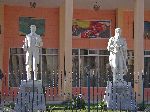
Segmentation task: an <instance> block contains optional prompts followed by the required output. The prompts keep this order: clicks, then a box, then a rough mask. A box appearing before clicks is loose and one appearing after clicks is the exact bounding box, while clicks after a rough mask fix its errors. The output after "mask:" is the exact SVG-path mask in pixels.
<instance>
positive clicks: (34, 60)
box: [23, 25, 43, 80]
mask: <svg viewBox="0 0 150 112" xmlns="http://www.w3.org/2000/svg"><path fill="white" fill-rule="evenodd" d="M30 31H31V33H30V34H27V35H26V38H25V41H24V45H23V49H24V51H26V72H27V80H30V79H31V68H32V67H33V72H34V80H37V71H38V67H37V65H38V64H39V50H40V47H42V46H43V42H42V39H41V37H40V35H37V34H36V33H35V32H36V26H35V25H31V26H30Z"/></svg>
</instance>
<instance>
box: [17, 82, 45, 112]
mask: <svg viewBox="0 0 150 112" xmlns="http://www.w3.org/2000/svg"><path fill="white" fill-rule="evenodd" d="M33 94H34V95H33ZM33 96H34V97H33ZM32 108H33V110H34V111H38V110H39V111H45V110H46V105H45V96H44V93H43V88H42V81H41V80H38V81H34V88H33V80H29V81H25V80H24V81H21V85H20V90H19V93H18V94H17V98H16V102H15V111H16V112H32Z"/></svg>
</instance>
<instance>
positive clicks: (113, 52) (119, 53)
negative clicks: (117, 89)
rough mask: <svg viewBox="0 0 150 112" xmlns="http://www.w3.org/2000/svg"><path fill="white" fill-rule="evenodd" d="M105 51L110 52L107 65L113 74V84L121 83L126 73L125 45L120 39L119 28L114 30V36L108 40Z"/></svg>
mask: <svg viewBox="0 0 150 112" xmlns="http://www.w3.org/2000/svg"><path fill="white" fill-rule="evenodd" d="M107 49H108V51H110V56H109V64H110V66H111V69H112V72H113V82H121V81H123V75H125V74H126V72H127V65H126V60H127V44H126V41H125V39H123V38H122V37H121V29H120V28H116V29H115V36H114V37H111V38H110V39H109V42H108V46H107Z"/></svg>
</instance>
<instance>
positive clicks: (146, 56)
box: [144, 51, 150, 88]
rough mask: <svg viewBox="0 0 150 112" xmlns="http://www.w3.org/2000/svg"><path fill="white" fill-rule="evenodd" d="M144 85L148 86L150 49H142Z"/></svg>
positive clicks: (149, 79) (149, 82)
mask: <svg viewBox="0 0 150 112" xmlns="http://www.w3.org/2000/svg"><path fill="white" fill-rule="evenodd" d="M144 86H145V87H146V88H149V87H150V51H144Z"/></svg>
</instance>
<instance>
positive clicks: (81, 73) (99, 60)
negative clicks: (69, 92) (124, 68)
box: [72, 49, 134, 87]
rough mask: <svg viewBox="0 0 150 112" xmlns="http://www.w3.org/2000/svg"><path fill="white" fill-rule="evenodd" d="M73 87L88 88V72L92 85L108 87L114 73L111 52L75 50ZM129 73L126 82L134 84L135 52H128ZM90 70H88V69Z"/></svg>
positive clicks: (125, 77)
mask: <svg viewBox="0 0 150 112" xmlns="http://www.w3.org/2000/svg"><path fill="white" fill-rule="evenodd" d="M72 52H73V55H72V56H73V61H72V62H73V68H72V69H73V75H72V78H73V82H72V84H73V87H78V86H82V87H86V86H87V71H86V70H88V72H89V74H90V85H91V86H97V84H98V86H99V87H106V84H107V81H108V80H110V81H112V79H113V77H112V71H111V67H110V65H109V51H107V50H98V49H73V50H72ZM127 63H128V64H127V65H128V73H127V74H126V75H125V76H124V79H125V80H126V81H130V82H132V84H133V78H134V75H133V71H134V65H133V64H134V52H133V50H128V60H127ZM86 68H88V69H86ZM97 79H98V80H97Z"/></svg>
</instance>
